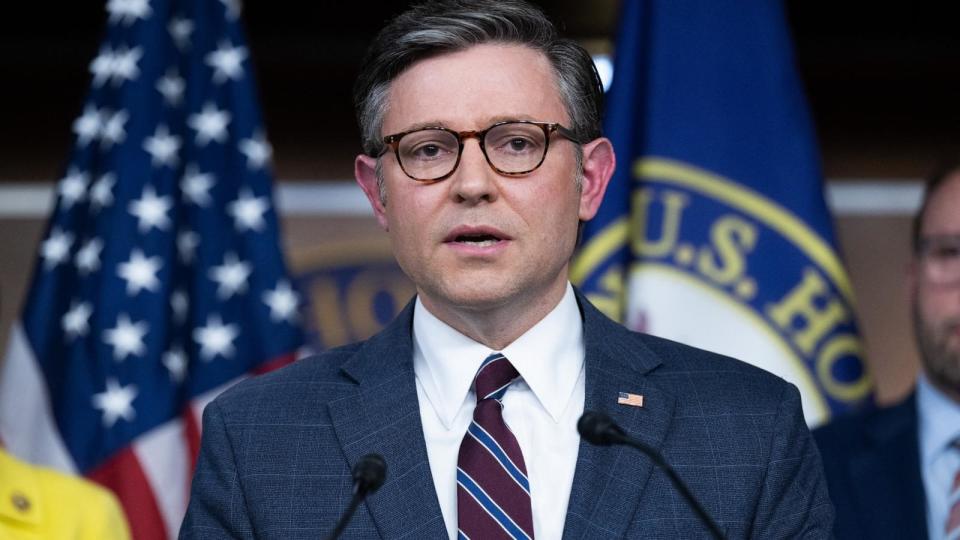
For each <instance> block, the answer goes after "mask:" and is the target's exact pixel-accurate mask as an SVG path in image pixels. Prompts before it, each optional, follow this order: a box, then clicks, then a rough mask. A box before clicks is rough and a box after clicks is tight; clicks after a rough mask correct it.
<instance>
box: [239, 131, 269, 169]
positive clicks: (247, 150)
mask: <svg viewBox="0 0 960 540" xmlns="http://www.w3.org/2000/svg"><path fill="white" fill-rule="evenodd" d="M237 148H238V149H239V150H240V153H242V154H243V155H244V156H247V168H248V169H250V170H257V169H262V168H263V167H264V165H267V164H269V163H270V158H271V157H273V148H271V147H270V143H268V142H267V138H266V137H264V135H263V133H257V134H255V135H254V136H253V137H252V138H250V139H243V140H242V141H240V144H238V145H237Z"/></svg>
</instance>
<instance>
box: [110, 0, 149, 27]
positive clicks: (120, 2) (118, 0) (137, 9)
mask: <svg viewBox="0 0 960 540" xmlns="http://www.w3.org/2000/svg"><path fill="white" fill-rule="evenodd" d="M107 11H108V12H109V13H110V18H109V21H110V24H114V23H116V22H118V21H119V22H120V23H121V24H123V25H124V26H130V25H131V24H133V23H134V22H136V20H137V19H144V20H146V19H147V18H149V17H150V14H152V13H153V10H152V9H150V2H149V0H109V2H107Z"/></svg>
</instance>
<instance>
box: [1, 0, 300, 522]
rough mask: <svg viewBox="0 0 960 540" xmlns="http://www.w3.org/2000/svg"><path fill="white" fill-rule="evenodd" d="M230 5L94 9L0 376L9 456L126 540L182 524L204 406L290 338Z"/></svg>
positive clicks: (195, 2) (290, 312)
mask: <svg viewBox="0 0 960 540" xmlns="http://www.w3.org/2000/svg"><path fill="white" fill-rule="evenodd" d="M238 8H239V6H238V3H237V2H233V1H218V0H153V1H150V2H148V1H145V0H144V1H134V0H122V1H121V0H111V1H109V2H108V3H107V10H108V13H109V18H108V28H107V32H106V37H105V39H104V41H103V44H102V46H101V48H100V50H99V52H98V54H97V56H96V58H95V59H94V60H93V61H92V63H91V64H90V72H91V76H92V77H91V79H92V80H91V88H90V92H89V95H88V97H87V100H86V103H85V105H84V107H83V111H82V113H81V114H80V116H79V117H78V118H77V120H76V121H75V122H74V123H73V131H74V133H75V135H76V137H75V142H74V145H73V148H72V150H71V154H70V157H69V164H68V166H67V168H66V173H65V176H64V178H63V179H62V180H60V181H59V183H58V184H57V188H56V190H57V202H56V207H55V209H54V212H53V214H52V216H51V217H50V220H49V224H48V228H47V232H46V234H45V237H44V239H43V240H42V242H41V245H40V248H39V256H38V259H37V262H36V265H35V270H34V276H33V282H32V285H31V287H30V291H29V293H28V295H27V300H26V305H25V307H24V310H23V315H22V317H21V321H20V324H18V325H16V326H15V328H14V329H13V330H12V332H11V335H12V337H11V341H10V345H9V349H8V355H7V358H6V361H5V362H4V365H3V372H2V374H0V375H2V377H0V437H2V439H3V441H4V442H5V444H6V445H7V447H8V448H9V449H10V450H12V451H13V452H14V453H16V454H18V455H20V456H22V457H24V458H27V459H29V460H31V461H34V462H39V463H43V464H47V465H52V466H55V467H58V468H60V469H64V470H67V471H71V472H75V473H78V474H82V475H85V476H88V477H90V478H92V479H94V480H96V481H98V482H100V483H102V484H104V485H106V486H107V487H110V488H111V489H113V490H114V491H115V492H116V493H117V494H118V496H119V498H120V501H121V503H122V504H123V506H124V508H125V510H126V512H127V517H128V518H129V520H130V522H131V527H132V530H133V532H134V535H135V536H137V537H138V538H164V537H173V536H174V535H175V534H176V533H177V531H178V529H179V524H180V520H181V519H182V516H183V512H184V511H185V508H186V499H187V493H188V486H189V480H190V477H191V474H192V472H191V471H192V465H193V461H194V459H195V455H196V451H197V448H198V442H199V427H198V426H199V421H198V418H199V417H198V415H199V414H200V411H201V410H202V408H203V406H204V405H205V404H206V403H207V402H208V401H209V400H210V399H212V398H213V397H214V396H215V395H216V394H217V393H218V392H220V391H221V390H222V389H223V388H225V387H226V386H227V385H229V384H231V383H233V382H235V381H237V380H239V379H240V378H242V377H245V376H247V375H249V374H251V373H256V372H260V371H265V370H268V369H270V368H272V367H275V366H278V365H281V364H283V363H286V362H289V361H290V360H292V358H293V356H294V354H295V353H296V352H297V350H298V348H299V347H300V345H301V343H302V334H301V330H300V328H299V321H298V312H299V300H298V296H297V294H296V292H294V289H293V287H292V284H291V282H290V280H289V278H288V276H287V271H286V268H285V264H284V261H283V257H282V254H281V252H280V248H279V242H278V237H279V234H278V229H277V215H276V212H275V210H274V206H273V203H272V194H271V181H272V179H271V177H272V173H271V171H270V163H269V162H270V153H271V151H270V146H269V144H268V143H267V141H266V138H265V135H264V130H263V125H262V122H261V120H260V114H259V110H258V106H257V101H256V96H255V91H254V85H253V80H252V73H251V69H250V68H251V66H250V53H249V50H248V49H247V47H246V45H245V38H244V36H243V33H242V29H241V27H240V23H239V20H238V17H239V12H238ZM65 127H66V126H65Z"/></svg>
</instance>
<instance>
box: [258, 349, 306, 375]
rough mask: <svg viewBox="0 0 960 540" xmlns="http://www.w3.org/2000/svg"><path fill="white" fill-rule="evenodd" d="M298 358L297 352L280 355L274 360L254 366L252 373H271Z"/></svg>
mask: <svg viewBox="0 0 960 540" xmlns="http://www.w3.org/2000/svg"><path fill="white" fill-rule="evenodd" d="M296 358H297V353H296V352H292V353H289V354H285V355H283V356H278V357H276V358H274V359H273V360H270V361H268V362H264V363H262V364H259V365H258V366H257V367H255V368H253V369H252V370H251V371H250V373H251V374H253V375H263V374H264V373H269V372H271V371H273V370H275V369H280V368H282V367H283V366H285V365H287V364H290V363H292V362H293V361H294V360H296Z"/></svg>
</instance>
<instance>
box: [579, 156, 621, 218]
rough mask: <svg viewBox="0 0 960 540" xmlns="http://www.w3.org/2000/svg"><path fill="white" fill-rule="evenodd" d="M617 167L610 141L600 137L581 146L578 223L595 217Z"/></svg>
mask: <svg viewBox="0 0 960 540" xmlns="http://www.w3.org/2000/svg"><path fill="white" fill-rule="evenodd" d="M616 166H617V157H616V156H615V155H614V153H613V144H611V143H610V139H607V138H606V137H600V138H599V139H596V140H593V141H590V142H589V143H587V144H585V145H583V185H582V186H581V189H580V221H589V220H590V219H592V218H593V216H595V215H597V210H598V209H599V208H600V203H601V202H603V194H604V193H605V192H606V191H607V185H608V184H609V183H610V178H611V177H612V176H613V170H614V169H615V168H616Z"/></svg>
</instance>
